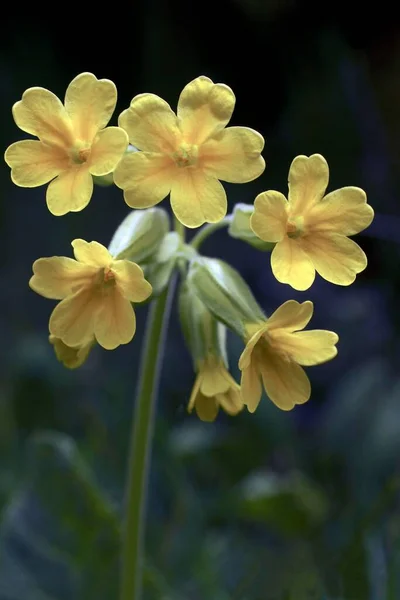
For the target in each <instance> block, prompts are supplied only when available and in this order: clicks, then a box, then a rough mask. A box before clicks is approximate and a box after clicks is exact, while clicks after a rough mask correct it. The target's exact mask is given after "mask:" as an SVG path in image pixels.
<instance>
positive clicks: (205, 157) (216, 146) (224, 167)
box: [199, 127, 265, 183]
mask: <svg viewBox="0 0 400 600" xmlns="http://www.w3.org/2000/svg"><path fill="white" fill-rule="evenodd" d="M263 148H264V138H263V137H262V135H260V134H259V133H257V131H254V130H253V129H249V128H247V127H228V129H223V130H222V131H220V132H218V133H217V134H216V135H213V136H212V137H211V138H209V139H208V140H207V141H206V142H205V143H204V144H203V145H202V146H201V147H200V152H199V161H200V162H201V166H202V168H203V169H204V170H205V171H206V172H207V173H208V174H210V175H213V176H214V177H216V178H217V179H222V180H223V181H229V182H230V183H246V182H247V181H253V179H256V177H258V176H259V175H261V173H262V172H263V171H264V169H265V162H264V159H263V157H262V156H260V152H261V151H262V149H263Z"/></svg>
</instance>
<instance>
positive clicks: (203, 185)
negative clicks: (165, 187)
mask: <svg viewBox="0 0 400 600" xmlns="http://www.w3.org/2000/svg"><path fill="white" fill-rule="evenodd" d="M171 206H172V210H173V211H174V213H175V216H176V218H177V219H178V220H179V221H180V222H181V223H182V224H183V225H185V226H186V227H189V228H191V229H192V228H194V227H200V225H203V223H217V222H218V221H220V220H221V219H223V218H224V216H225V215H226V211H227V200H226V193H225V190H224V188H223V186H222V184H221V183H220V182H219V181H218V179H215V177H210V176H207V175H205V174H204V173H202V172H201V171H198V170H197V169H192V168H191V167H187V168H182V169H179V173H178V178H177V179H176V180H175V181H174V182H173V185H172V190H171Z"/></svg>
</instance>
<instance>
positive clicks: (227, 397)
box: [216, 386, 243, 416]
mask: <svg viewBox="0 0 400 600" xmlns="http://www.w3.org/2000/svg"><path fill="white" fill-rule="evenodd" d="M216 401H217V403H218V404H219V405H220V406H221V408H223V409H224V411H225V412H226V413H227V414H228V415H231V416H234V415H237V414H238V413H239V412H240V411H241V410H242V409H243V400H242V397H241V395H240V388H239V386H238V389H232V388H230V389H229V390H228V391H227V392H225V394H217V396H216Z"/></svg>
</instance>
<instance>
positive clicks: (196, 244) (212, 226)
mask: <svg viewBox="0 0 400 600" xmlns="http://www.w3.org/2000/svg"><path fill="white" fill-rule="evenodd" d="M231 221H232V217H231V215H227V216H226V217H224V218H223V219H221V221H218V223H209V224H208V225H205V226H204V227H202V228H201V229H200V231H199V232H198V233H196V235H195V236H194V237H193V239H192V241H191V242H190V245H191V246H193V248H195V249H196V250H198V249H199V248H200V246H201V244H202V243H203V242H204V241H205V240H206V239H207V238H208V237H209V236H210V235H211V234H212V233H214V231H217V230H218V229H222V227H229V225H230V223H231Z"/></svg>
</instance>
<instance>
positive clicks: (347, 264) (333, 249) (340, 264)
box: [301, 234, 367, 285]
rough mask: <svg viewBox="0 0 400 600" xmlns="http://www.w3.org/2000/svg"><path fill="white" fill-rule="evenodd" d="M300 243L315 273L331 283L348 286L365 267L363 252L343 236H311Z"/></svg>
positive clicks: (365, 258)
mask: <svg viewBox="0 0 400 600" xmlns="http://www.w3.org/2000/svg"><path fill="white" fill-rule="evenodd" d="M301 243H302V247H303V248H304V250H305V252H306V253H307V255H308V256H309V257H310V259H311V260H312V262H313V264H314V267H315V269H316V270H317V272H318V273H319V274H320V275H321V277H323V278H324V279H326V280H327V281H330V282H331V283H336V284H337V285H350V284H351V283H353V281H354V280H355V278H356V275H357V273H361V271H363V270H364V269H365V268H366V266H367V257H366V256H365V253H364V251H363V250H361V248H360V246H359V245H358V244H356V243H355V242H353V240H350V239H349V238H347V237H345V236H343V235H337V234H326V235H323V234H312V235H310V236H307V237H304V238H302V239H301Z"/></svg>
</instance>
